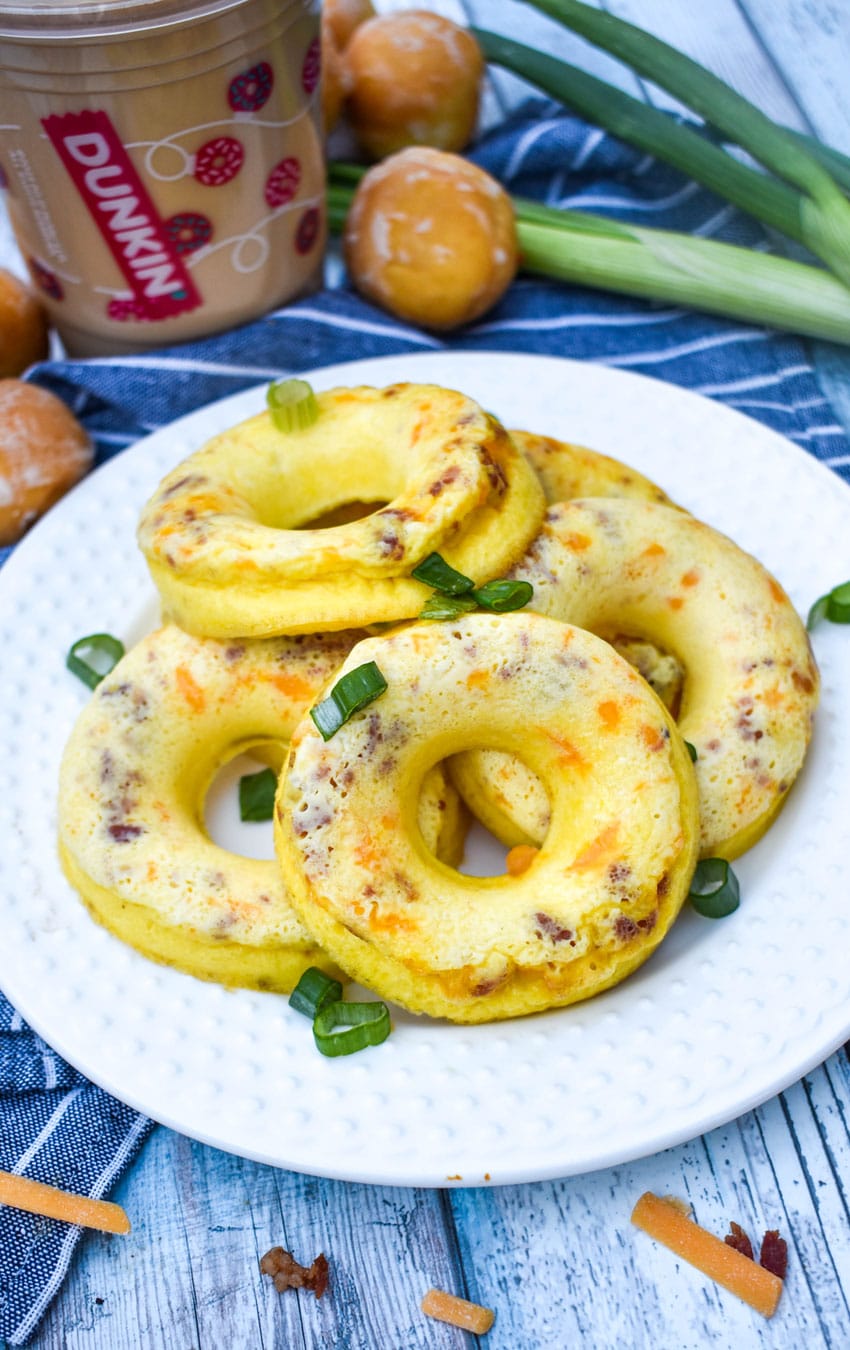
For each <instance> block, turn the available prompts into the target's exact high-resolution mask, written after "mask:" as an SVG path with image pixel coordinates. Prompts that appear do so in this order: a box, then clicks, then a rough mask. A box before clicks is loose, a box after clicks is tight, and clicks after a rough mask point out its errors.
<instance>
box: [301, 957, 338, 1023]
mask: <svg viewBox="0 0 850 1350" xmlns="http://www.w3.org/2000/svg"><path fill="white" fill-rule="evenodd" d="M341 998H342V985H341V984H340V982H339V980H332V979H331V977H330V975H326V974H325V972H324V971H323V970H319V968H318V966H310V967H308V969H307V970H305V971H304V974H303V975H302V976H301V979H300V980H299V981H298V983H297V984H296V986H295V988H294V989H293V991H292V993H291V994H290V995H289V1006H290V1008H294V1009H295V1011H296V1012H300V1013H303V1014H304V1016H305V1017H310V1018H315V1017H317V1016H318V1014H319V1013H320V1012H321V1011H322V1008H324V1007H325V1005H326V1004H327V1003H338V1002H339V1001H340V1000H341Z"/></svg>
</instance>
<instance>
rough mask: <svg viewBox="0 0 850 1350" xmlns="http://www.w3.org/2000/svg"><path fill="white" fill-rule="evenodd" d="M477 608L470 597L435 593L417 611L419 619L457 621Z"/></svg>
mask: <svg viewBox="0 0 850 1350" xmlns="http://www.w3.org/2000/svg"><path fill="white" fill-rule="evenodd" d="M476 608H477V606H476V604H475V601H474V600H473V598H472V596H471V595H440V593H439V591H435V592H434V594H433V595H430V596H429V597H428V599H427V600H426V601H425V604H424V605H423V606H422V608H421V609H420V611H419V618H420V619H459V618H460V616H461V614H468V613H469V611H470V610H471V609H476Z"/></svg>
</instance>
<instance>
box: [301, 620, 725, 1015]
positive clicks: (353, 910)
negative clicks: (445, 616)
mask: <svg viewBox="0 0 850 1350" xmlns="http://www.w3.org/2000/svg"><path fill="white" fill-rule="evenodd" d="M369 661H374V662H376V663H377V665H378V666H379V668H380V670H381V672H382V674H383V676H384V678H385V680H386V683H387V688H386V692H385V693H383V694H382V695H381V696H380V697H379V698H377V699H376V700H375V702H374V703H372V704H370V706H369V707H368V708H365V709H364V710H362V711H361V712H359V713H357V714H356V715H355V716H354V717H352V718H351V720H350V721H348V722H347V723H346V724H345V725H343V726H342V727H340V729H339V730H338V731H337V732H336V734H335V735H334V736H333V738H332V739H330V740H328V741H324V740H323V739H322V737H321V736H320V734H319V732H318V730H317V728H316V726H315V725H314V723H313V721H312V720H311V719H310V718H304V719H303V720H302V722H301V724H300V726H299V727H298V728H297V729H296V731H295V732H294V734H293V738H292V742H291V751H290V758H289V763H288V766H287V768H286V770H285V771H284V773H283V775H282V777H281V781H280V787H279V790H278V800H277V806H276V815H275V838H276V844H277V849H278V855H279V858H280V862H281V866H282V868H283V873H284V877H285V879H286V883H287V887H288V889H289V892H290V895H291V897H292V901H293V903H294V905H295V908H296V909H297V911H298V913H299V914H300V916H301V918H302V920H303V922H304V924H305V926H306V927H307V928H308V929H309V930H310V931H311V932H312V933H313V935H314V937H315V938H316V940H317V941H318V942H320V943H321V945H322V946H323V947H324V948H325V950H326V951H327V952H328V953H329V955H330V956H331V957H332V958H333V959H334V960H335V961H336V962H337V963H338V964H339V965H340V966H341V967H342V968H343V969H344V970H345V971H346V972H347V973H348V974H349V975H350V976H352V977H354V978H356V979H358V980H359V981H361V983H363V984H365V985H367V986H368V987H369V988H371V989H373V990H375V991H376V992H377V993H378V994H379V995H380V996H381V997H382V998H386V999H390V1000H393V1001H394V1002H397V1003H400V1004H402V1005H403V1006H404V1007H406V1008H409V1009H411V1010H413V1011H415V1012H425V1013H430V1014H431V1015H432V1016H437V1017H446V1018H449V1019H451V1020H452V1021H457V1022H481V1021H490V1020H493V1019H496V1018H503V1017H513V1016H518V1015H520V1014H523V1013H531V1012H536V1011H539V1010H541V1009H544V1008H552V1007H560V1006H563V1005H565V1004H569V1003H574V1002H575V1001H576V1000H578V999H583V998H588V997H589V996H590V995H592V994H595V993H598V992H600V991H601V990H603V989H607V988H609V987H610V986H611V985H613V984H616V983H617V982H618V981H620V980H621V979H623V978H624V977H625V976H626V975H627V974H629V973H630V972H631V971H632V970H634V969H635V968H636V967H637V966H638V965H640V964H641V962H642V961H644V960H645V959H646V958H647V957H648V956H649V955H650V953H651V952H652V951H654V949H655V948H656V947H657V946H658V944H659V942H660V941H661V940H662V938H663V937H664V935H665V934H666V933H667V931H668V929H669V928H670V925H671V924H672V922H673V920H674V919H675V917H676V915H677V914H678V912H679V909H680V907H681V905H682V902H683V901H684V899H685V896H686V895H687V892H688V886H689V883H690V880H691V875H692V872H693V868H694V863H695V860H696V851H697V841H698V833H699V823H698V808H697V795H696V783H695V779H694V773H693V766H692V764H691V760H690V758H689V755H688V752H687V749H686V748H685V745H684V742H683V741H682V738H681V736H680V735H679V732H678V731H677V729H676V726H675V723H674V722H673V721H672V719H671V717H670V715H669V714H668V713H667V711H666V709H665V708H664V706H663V705H662V704H661V702H660V701H659V700H658V699H657V698H656V696H655V694H653V692H652V691H651V689H650V688H649V687H648V685H647V684H646V683H645V682H644V681H643V680H642V679H641V677H640V676H639V675H638V674H637V673H636V671H635V670H634V669H633V668H632V667H631V666H630V665H629V664H628V663H627V662H626V661H624V660H623V659H622V658H621V657H620V656H618V655H617V653H616V652H615V651H614V650H613V648H611V647H610V646H609V645H608V644H607V643H605V642H603V641H602V640H601V639H599V638H597V637H594V636H593V634H591V633H587V632H585V631H583V630H582V629H579V628H575V627H572V626H570V625H568V624H563V623H560V622H558V621H557V620H553V619H549V618H545V617H543V616H541V615H537V614H533V613H529V612H526V611H522V612H519V613H516V614H505V615H488V614H481V613H472V614H466V615H464V616H462V617H461V618H459V619H458V620H457V621H456V622H450V623H434V624H430V625H429V624H427V623H418V624H412V625H408V626H406V627H403V628H399V629H396V630H394V631H393V632H390V633H387V634H385V635H383V636H380V637H374V638H370V639H366V640H364V641H363V642H360V643H358V644H357V646H356V647H355V648H353V649H352V651H351V653H350V654H349V656H348V658H347V659H346V661H345V663H344V664H343V667H342V671H341V672H340V674H341V675H344V674H345V673H346V672H347V671H349V670H351V669H354V668H356V667H357V666H359V665H361V664H363V663H366V662H369ZM494 744H496V745H498V746H500V747H501V748H503V749H505V750H509V751H512V752H514V753H519V754H521V755H522V757H523V759H524V760H525V761H526V762H527V763H528V764H529V765H530V766H531V767H532V769H533V770H534V772H535V773H536V774H537V775H538V777H539V778H540V780H541V781H542V782H543V783H544V785H545V788H546V791H547V793H548V795H549V800H550V802H551V807H552V816H551V824H550V828H549V831H548V833H547V835H546V839H545V840H544V841H543V843H542V845H541V848H540V850H539V852H538V853H537V854H536V856H535V857H534V859H533V861H532V862H531V865H530V866H529V867H528V869H527V870H526V871H525V872H523V873H522V874H521V875H519V876H510V875H505V876H499V877H486V878H480V877H471V876H465V875H461V874H460V873H458V872H455V871H453V870H452V869H451V868H449V867H446V866H445V865H443V864H441V863H440V862H439V861H438V860H437V859H436V858H435V857H434V855H433V853H432V852H431V851H430V850H429V849H428V847H427V845H426V843H425V841H424V840H423V838H422V835H421V832H420V830H419V829H418V826H417V821H416V802H417V799H418V791H419V785H420V784H421V782H422V779H423V777H424V775H425V774H426V773H427V772H428V771H429V770H430V769H432V768H433V766H434V765H435V764H438V763H440V762H441V761H442V760H443V758H444V757H445V756H446V754H448V753H450V752H452V751H453V750H457V749H458V748H461V749H463V748H466V749H470V750H472V749H475V748H477V747H480V746H492V745H494Z"/></svg>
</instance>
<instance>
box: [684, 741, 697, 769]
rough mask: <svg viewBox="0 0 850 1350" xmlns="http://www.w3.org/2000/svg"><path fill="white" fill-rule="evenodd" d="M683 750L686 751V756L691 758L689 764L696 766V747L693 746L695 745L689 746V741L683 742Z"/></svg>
mask: <svg viewBox="0 0 850 1350" xmlns="http://www.w3.org/2000/svg"><path fill="white" fill-rule="evenodd" d="M685 749H686V750H687V752H688V754H689V755H690V757H691V763H692V764H696V762H697V748H696V746H695V745H691V743H690V741H685Z"/></svg>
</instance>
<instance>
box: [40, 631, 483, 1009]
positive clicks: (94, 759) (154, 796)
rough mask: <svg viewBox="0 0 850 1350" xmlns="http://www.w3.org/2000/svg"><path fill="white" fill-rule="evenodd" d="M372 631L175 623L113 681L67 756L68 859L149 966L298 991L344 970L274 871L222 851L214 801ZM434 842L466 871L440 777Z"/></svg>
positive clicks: (428, 822)
mask: <svg viewBox="0 0 850 1350" xmlns="http://www.w3.org/2000/svg"><path fill="white" fill-rule="evenodd" d="M361 636H362V634H360V633H358V632H352V631H346V632H340V633H325V634H316V635H314V636H311V637H289V638H276V639H268V640H265V641H263V640H256V641H246V642H240V643H224V642H218V641H216V640H214V639H210V638H197V637H193V636H191V635H190V634H188V633H184V632H182V631H181V630H180V629H179V628H177V627H176V626H174V625H168V626H166V627H165V628H162V629H160V630H158V631H157V632H154V633H150V634H149V635H148V636H147V637H145V638H143V639H142V641H141V642H140V643H138V645H137V646H135V647H134V648H133V649H132V651H130V652H128V654H127V655H126V656H125V657H124V658H123V659H122V660H121V661H120V662H119V663H118V665H117V666H116V667H115V669H114V670H113V671H112V672H111V674H110V675H108V676H107V677H106V679H104V680H103V681H102V683H101V684H100V685H99V686H98V688H97V690H96V692H95V693H94V695H93V696H92V698H91V700H90V701H89V702H88V704H87V705H86V707H85V708H84V709H83V711H82V713H81V714H80V716H79V718H78V720H77V723H76V725H75V727H74V729H73V731H72V733H71V737H70V739H69V741H68V744H67V746H66V748H65V752H64V755H63V758H62V766H61V771H60V780H59V851H60V858H61V861H62V866H63V868H64V870H65V873H66V875H67V877H68V879H69V881H70V882H71V883H72V885H73V886H74V887H75V888H76V889H77V891H78V892H79V894H80V896H81V897H82V899H83V901H84V902H85V904H86V905H87V906H88V908H89V910H90V911H91V913H92V914H93V915H94V917H95V918H96V919H97V920H98V921H99V922H100V923H102V924H103V925H104V926H105V927H106V928H108V929H110V931H111V932H113V933H115V934H116V936H118V937H120V938H122V939H123V940H124V941H125V942H127V943H129V945H130V946H132V947H135V948H136V949H137V950H138V951H140V952H142V953H143V954H144V955H145V956H149V957H152V958H153V959H154V960H157V961H161V962H163V963H165V964H166V965H171V966H176V967H177V968H178V969H180V970H184V971H187V972H188V973H189V974H192V975H196V976H198V977H199V978H200V979H205V980H216V981H218V982H219V983H221V984H226V985H239V986H243V987H248V988H253V989H269V990H275V991H277V992H280V993H287V992H288V991H289V990H290V989H291V988H292V987H293V985H294V984H295V983H296V981H297V980H298V978H299V977H300V975H301V974H302V973H303V971H304V970H305V969H306V968H307V967H308V966H311V965H312V966H319V967H321V968H323V969H326V970H333V969H334V966H333V963H332V962H331V960H330V958H329V957H327V956H326V955H325V953H324V952H323V951H322V950H321V948H320V947H319V944H318V943H317V942H316V941H315V939H314V938H313V937H312V936H311V934H310V933H309V932H308V930H307V929H306V928H304V926H303V924H302V923H301V921H300V920H299V918H298V916H297V915H296V913H295V911H294V910H293V908H292V906H291V904H290V902H289V898H288V896H287V892H286V888H285V886H284V884H283V880H282V877H281V875H280V869H279V868H278V866H277V865H276V863H275V862H274V861H265V860H259V859H254V858H246V857H242V856H241V855H238V854H235V853H231V852H230V851H229V850H227V849H225V848H222V847H221V846H220V845H218V844H216V843H215V842H214V841H213V840H212V839H211V838H210V837H209V835H208V834H207V831H206V828H205V825H204V800H205V797H206V794H207V789H208V787H209V785H210V783H211V781H212V780H213V778H214V777H215V774H216V772H217V771H218V769H219V768H220V767H221V766H222V765H223V764H226V763H227V762H228V760H230V759H231V758H233V757H234V756H235V755H237V754H239V753H241V752H243V751H247V750H251V749H253V748H254V747H259V748H260V749H261V750H264V749H265V748H267V747H276V749H277V752H278V758H282V756H283V753H284V752H285V749H286V746H287V745H288V742H289V737H290V734H291V732H292V731H293V729H294V728H295V726H296V725H297V724H298V722H299V720H300V718H301V716H302V714H303V713H304V712H305V710H306V709H307V708H308V707H309V706H310V704H311V703H312V702H313V701H314V700H315V698H316V697H318V695H319V693H320V691H321V689H322V687H323V686H324V684H325V683H326V682H327V680H328V679H329V678H330V677H331V676H332V675H333V673H334V672H335V671H336V669H337V667H338V666H339V664H340V662H341V661H342V660H343V658H344V657H345V655H346V654H347V652H348V651H349V650H350V649H351V647H352V646H353V645H354V643H355V642H356V641H357V639H358V638H359V637H361ZM417 809H418V820H419V823H420V827H421V829H422V832H423V837H425V838H427V839H428V840H429V846H430V847H431V848H433V849H434V850H435V851H436V852H438V853H439V854H440V856H442V857H445V858H448V859H449V860H450V861H453V862H454V861H457V858H458V854H459V852H460V851H462V838H463V830H464V822H463V819H462V816H461V814H460V809H459V805H458V803H457V800H456V797H455V795H454V793H453V790H452V789H451V788H450V787H449V786H448V785H447V784H446V783H445V782H444V780H443V777H442V774H441V773H440V772H439V771H438V773H437V774H436V775H432V776H431V777H430V778H429V780H428V782H427V783H426V784H425V785H424V787H423V792H422V795H421V799H420V802H419V804H418V808H417Z"/></svg>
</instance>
